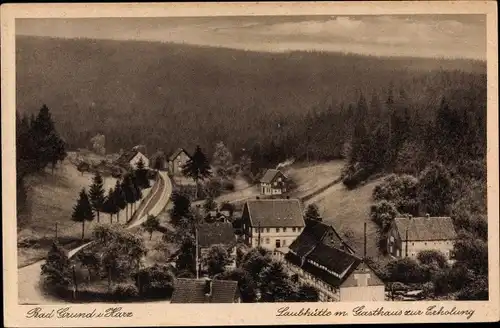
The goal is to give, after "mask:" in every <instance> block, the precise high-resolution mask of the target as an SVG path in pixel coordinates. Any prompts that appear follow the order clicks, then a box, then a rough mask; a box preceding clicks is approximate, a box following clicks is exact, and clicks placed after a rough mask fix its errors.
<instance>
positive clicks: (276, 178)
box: [260, 169, 287, 195]
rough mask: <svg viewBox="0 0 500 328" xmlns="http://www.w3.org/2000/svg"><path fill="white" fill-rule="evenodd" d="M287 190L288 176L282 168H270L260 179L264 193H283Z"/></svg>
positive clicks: (262, 192)
mask: <svg viewBox="0 0 500 328" xmlns="http://www.w3.org/2000/svg"><path fill="white" fill-rule="evenodd" d="M286 191H287V186H286V176H285V175H284V174H283V173H282V172H281V171H280V170H275V169H268V170H267V171H266V173H265V174H264V175H263V176H262V178H261V179H260V193H261V194H262V195H282V194H284V193H286Z"/></svg>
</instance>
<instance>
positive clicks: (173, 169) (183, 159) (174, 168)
mask: <svg viewBox="0 0 500 328" xmlns="http://www.w3.org/2000/svg"><path fill="white" fill-rule="evenodd" d="M190 158H191V155H189V153H188V152H187V151H186V150H185V149H184V148H179V149H177V150H175V151H174V152H173V153H172V154H171V155H170V156H169V157H168V158H163V157H160V156H159V155H158V154H156V155H154V156H152V158H151V159H150V158H148V157H147V156H146V155H145V153H144V150H141V149H140V148H139V147H134V148H132V149H131V150H128V151H126V152H124V153H122V154H121V155H120V157H119V158H118V159H117V160H116V161H115V163H116V164H117V165H120V166H122V167H132V168H134V169H135V168H137V164H138V163H139V161H142V162H143V164H144V166H145V167H146V168H149V167H153V166H154V167H156V163H154V162H153V161H157V160H158V161H160V162H161V163H160V166H159V168H160V170H168V172H169V173H170V174H171V175H181V174H182V167H183V166H184V165H185V164H186V163H187V161H188V160H189V159H190Z"/></svg>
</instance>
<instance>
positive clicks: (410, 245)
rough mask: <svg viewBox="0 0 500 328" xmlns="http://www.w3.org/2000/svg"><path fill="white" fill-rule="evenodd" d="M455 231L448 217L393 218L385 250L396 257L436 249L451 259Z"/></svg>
mask: <svg viewBox="0 0 500 328" xmlns="http://www.w3.org/2000/svg"><path fill="white" fill-rule="evenodd" d="M456 239H457V233H456V231H455V227H454V225H453V220H452V219H451V218H450V217H429V216H426V217H411V216H408V217H400V218H395V219H394V221H393V222H392V225H391V227H390V229H389V233H388V237H387V251H388V252H389V254H390V255H392V256H393V257H397V258H404V257H411V258H415V259H416V257H417V255H418V253H419V252H421V251H424V250H437V251H440V252H442V253H443V254H444V255H445V256H446V258H447V259H448V260H451V256H452V251H453V247H454V243H455V240H456Z"/></svg>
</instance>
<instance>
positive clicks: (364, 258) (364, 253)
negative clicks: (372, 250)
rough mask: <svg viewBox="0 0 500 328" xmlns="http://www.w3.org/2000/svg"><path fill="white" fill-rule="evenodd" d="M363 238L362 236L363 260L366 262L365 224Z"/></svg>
mask: <svg viewBox="0 0 500 328" xmlns="http://www.w3.org/2000/svg"><path fill="white" fill-rule="evenodd" d="M363 236H364V246H363V247H364V249H363V260H366V222H365V223H364V230H363Z"/></svg>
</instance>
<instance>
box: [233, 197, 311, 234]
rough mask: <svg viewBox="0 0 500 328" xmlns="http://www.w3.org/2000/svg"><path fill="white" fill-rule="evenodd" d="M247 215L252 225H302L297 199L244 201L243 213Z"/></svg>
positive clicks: (302, 219) (263, 226)
mask: <svg viewBox="0 0 500 328" xmlns="http://www.w3.org/2000/svg"><path fill="white" fill-rule="evenodd" d="M245 214H246V215H248V218H249V221H250V225H251V226H252V227H259V226H260V227H262V228H265V227H303V226H304V225H305V223H304V218H303V217H302V210H301V206H300V201H299V200H298V199H256V200H248V201H247V202H246V203H245V210H244V211H243V215H245Z"/></svg>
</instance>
